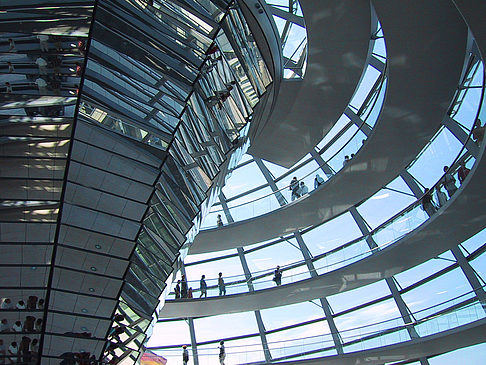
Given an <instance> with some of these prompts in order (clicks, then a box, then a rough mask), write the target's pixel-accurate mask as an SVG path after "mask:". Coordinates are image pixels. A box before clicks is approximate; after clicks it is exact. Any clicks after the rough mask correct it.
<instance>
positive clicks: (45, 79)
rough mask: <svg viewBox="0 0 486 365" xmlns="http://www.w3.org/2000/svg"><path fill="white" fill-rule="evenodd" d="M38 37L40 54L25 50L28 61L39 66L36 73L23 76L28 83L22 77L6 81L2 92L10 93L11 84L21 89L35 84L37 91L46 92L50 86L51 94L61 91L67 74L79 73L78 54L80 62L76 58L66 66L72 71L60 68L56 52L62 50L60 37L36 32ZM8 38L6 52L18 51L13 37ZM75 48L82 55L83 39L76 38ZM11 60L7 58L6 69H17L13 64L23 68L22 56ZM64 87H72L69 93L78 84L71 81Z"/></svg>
mask: <svg viewBox="0 0 486 365" xmlns="http://www.w3.org/2000/svg"><path fill="white" fill-rule="evenodd" d="M37 39H38V41H39V48H40V54H38V55H34V56H32V55H31V54H30V50H29V52H27V51H26V53H27V57H28V58H30V59H31V62H32V63H33V64H34V65H35V66H36V67H37V68H38V72H37V74H36V73H31V72H26V74H25V78H26V79H27V80H28V81H29V83H28V84H27V85H26V83H25V79H24V78H21V79H19V80H21V82H20V83H18V82H13V81H12V80H9V81H7V82H5V92H6V93H7V94H10V93H13V92H14V87H16V90H18V89H20V90H24V89H25V88H26V87H27V88H29V87H33V86H34V87H36V88H37V89H38V91H39V94H40V95H47V94H48V93H49V91H50V90H51V91H52V92H53V93H54V94H56V95H59V94H60V92H61V84H62V82H66V81H67V80H69V78H68V76H76V77H79V76H81V73H82V70H83V69H82V66H81V64H80V62H81V61H82V58H79V60H80V62H76V63H75V64H74V66H72V67H69V70H70V71H71V72H72V73H67V72H62V71H61V64H62V57H61V56H59V55H58V53H61V52H63V51H64V50H63V46H62V38H61V37H59V36H49V35H46V34H39V35H37ZM8 42H9V48H8V52H9V53H17V52H18V49H17V46H16V44H15V41H14V40H13V39H12V38H9V39H8ZM51 44H53V45H54V47H51ZM79 44H81V45H79ZM54 49H55V51H54ZM78 50H79V53H80V54H81V55H83V52H84V41H82V40H79V41H78ZM70 51H72V49H70ZM56 52H57V53H56ZM13 61H14V60H13V59H11V60H9V61H7V68H8V73H10V74H13V73H16V67H15V66H19V67H22V68H25V64H26V61H25V60H23V59H19V61H17V58H15V63H14V62H13ZM66 67H68V66H66ZM17 79H18V77H17V78H16V80H17ZM65 86H66V85H65ZM66 87H67V88H69V89H71V90H70V91H69V93H70V94H72V95H77V93H78V91H79V90H78V88H79V86H78V84H75V83H73V84H72V85H67V86H66Z"/></svg>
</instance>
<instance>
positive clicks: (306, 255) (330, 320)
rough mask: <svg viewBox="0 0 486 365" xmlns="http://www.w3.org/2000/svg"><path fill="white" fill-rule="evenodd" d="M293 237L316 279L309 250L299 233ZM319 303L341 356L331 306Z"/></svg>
mask: <svg viewBox="0 0 486 365" xmlns="http://www.w3.org/2000/svg"><path fill="white" fill-rule="evenodd" d="M294 235H295V239H296V240H297V243H298V244H299V248H300V251H301V252H302V255H303V256H304V261H305V264H306V265H307V269H308V270H309V272H310V275H311V277H316V276H317V272H316V269H315V267H314V263H313V262H312V258H311V254H310V251H309V249H308V248H307V245H306V244H305V242H304V240H303V238H302V236H301V234H300V232H295V234H294ZM319 301H320V302H321V306H322V309H323V310H324V315H325V316H326V321H327V324H328V326H329V330H330V331H331V335H332V340H333V342H334V347H335V348H336V351H337V353H338V354H343V353H344V351H343V342H342V339H341V336H340V334H339V331H338V329H337V326H336V323H335V322H334V317H333V316H332V309H331V305H330V304H329V302H328V300H327V299H326V298H319Z"/></svg>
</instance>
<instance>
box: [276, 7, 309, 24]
mask: <svg viewBox="0 0 486 365" xmlns="http://www.w3.org/2000/svg"><path fill="white" fill-rule="evenodd" d="M269 8H270V10H271V12H272V14H273V15H276V16H278V17H279V18H282V19H285V20H288V21H289V22H291V23H294V24H297V25H299V26H301V27H302V28H305V23H304V18H303V17H301V16H298V15H295V14H292V13H289V12H288V11H284V10H282V9H280V8H277V7H275V6H270V7H269Z"/></svg>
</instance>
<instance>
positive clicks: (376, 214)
mask: <svg viewBox="0 0 486 365" xmlns="http://www.w3.org/2000/svg"><path fill="white" fill-rule="evenodd" d="M394 182H395V183H394V184H389V185H388V186H389V187H390V189H387V188H384V189H381V190H380V191H378V192H377V193H376V194H374V195H373V196H372V197H371V198H369V199H367V200H366V201H365V202H363V203H362V204H361V205H359V206H358V207H357V210H358V212H359V213H360V214H361V216H362V217H363V219H364V220H365V221H366V223H367V224H368V225H369V226H370V227H371V229H375V228H377V227H379V226H380V225H381V224H383V223H384V222H386V221H387V220H388V219H390V217H393V216H394V215H396V214H398V213H399V212H401V211H402V210H403V209H405V208H407V207H408V206H409V205H410V204H412V203H413V202H415V200H416V198H415V197H414V196H413V194H412V192H411V191H410V189H409V188H408V187H407V185H406V184H405V182H403V180H402V179H401V178H400V177H398V178H397V179H395V181H394ZM388 186H387V187H388ZM397 188H398V189H397ZM392 189H393V190H392ZM395 190H398V191H395ZM402 191H403V192H402Z"/></svg>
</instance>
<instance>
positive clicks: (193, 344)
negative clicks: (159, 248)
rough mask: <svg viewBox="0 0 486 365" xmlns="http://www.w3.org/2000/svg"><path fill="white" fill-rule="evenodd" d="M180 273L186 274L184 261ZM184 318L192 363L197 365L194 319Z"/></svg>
mask: <svg viewBox="0 0 486 365" xmlns="http://www.w3.org/2000/svg"><path fill="white" fill-rule="evenodd" d="M181 274H182V275H186V267H185V266H184V262H182V263H181ZM186 277H187V276H186ZM186 320H187V325H188V326H189V335H190V336H191V350H192V358H193V361H194V365H199V357H198V355H197V340H196V331H195V330H194V319H193V318H186Z"/></svg>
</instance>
